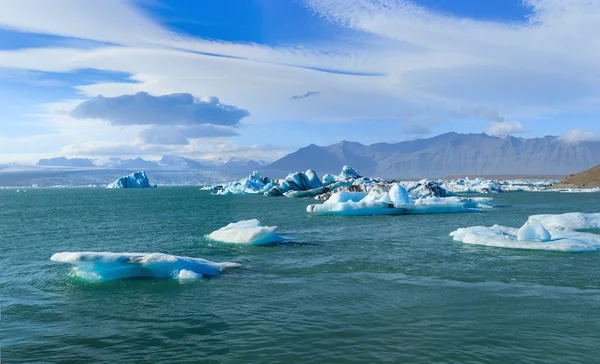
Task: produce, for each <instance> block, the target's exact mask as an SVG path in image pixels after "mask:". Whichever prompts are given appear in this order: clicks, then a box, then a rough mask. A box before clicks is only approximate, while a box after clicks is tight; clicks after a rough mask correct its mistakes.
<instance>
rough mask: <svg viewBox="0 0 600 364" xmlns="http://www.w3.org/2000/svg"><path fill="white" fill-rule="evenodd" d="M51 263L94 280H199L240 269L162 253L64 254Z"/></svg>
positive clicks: (224, 264) (230, 265)
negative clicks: (229, 270)
mask: <svg viewBox="0 0 600 364" xmlns="http://www.w3.org/2000/svg"><path fill="white" fill-rule="evenodd" d="M50 260H53V261H55V262H62V263H69V264H72V265H74V268H73V272H74V274H75V275H76V276H78V277H81V278H87V279H97V280H114V279H132V278H157V279H191V278H202V277H203V276H215V275H218V274H220V273H221V271H222V270H224V269H226V268H233V267H239V266H240V265H239V264H237V263H231V262H224V263H217V262H212V261H210V260H205V259H201V258H189V257H179V256H175V255H169V254H162V253H110V252H63V253H56V254H54V255H53V256H52V257H51V258H50Z"/></svg>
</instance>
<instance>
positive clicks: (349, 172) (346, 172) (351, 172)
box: [340, 166, 360, 179]
mask: <svg viewBox="0 0 600 364" xmlns="http://www.w3.org/2000/svg"><path fill="white" fill-rule="evenodd" d="M340 177H341V178H343V179H350V178H360V174H358V171H357V170H356V169H354V168H352V167H350V166H344V167H342V172H341V173H340Z"/></svg>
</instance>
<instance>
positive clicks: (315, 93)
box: [290, 91, 321, 100]
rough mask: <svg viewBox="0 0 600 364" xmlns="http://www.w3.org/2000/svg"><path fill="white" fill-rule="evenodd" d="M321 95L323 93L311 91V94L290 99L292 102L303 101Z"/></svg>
mask: <svg viewBox="0 0 600 364" xmlns="http://www.w3.org/2000/svg"><path fill="white" fill-rule="evenodd" d="M320 94H321V93H320V92H317V91H309V92H307V93H305V94H302V95H295V96H292V97H291V98H290V100H302V99H306V98H308V97H311V96H317V95H320Z"/></svg>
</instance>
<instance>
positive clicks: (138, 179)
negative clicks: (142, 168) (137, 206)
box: [106, 172, 153, 188]
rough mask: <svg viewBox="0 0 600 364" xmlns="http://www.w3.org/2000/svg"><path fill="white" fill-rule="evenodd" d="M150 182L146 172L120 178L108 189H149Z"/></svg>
mask: <svg viewBox="0 0 600 364" xmlns="http://www.w3.org/2000/svg"><path fill="white" fill-rule="evenodd" d="M149 187H153V186H150V181H149V180H148V176H146V172H134V173H132V174H130V175H127V176H124V177H121V178H118V179H117V180H116V181H114V182H113V183H111V184H109V185H108V186H106V188H149Z"/></svg>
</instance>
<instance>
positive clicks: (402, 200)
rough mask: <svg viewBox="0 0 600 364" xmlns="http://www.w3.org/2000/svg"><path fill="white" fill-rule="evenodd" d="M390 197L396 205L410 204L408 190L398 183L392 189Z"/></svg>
mask: <svg viewBox="0 0 600 364" xmlns="http://www.w3.org/2000/svg"><path fill="white" fill-rule="evenodd" d="M389 195H390V199H391V200H392V202H393V203H394V204H396V205H398V204H406V203H409V202H410V197H409V196H408V192H407V191H406V189H405V188H404V187H402V186H400V185H399V184H397V183H395V184H394V185H393V186H392V188H390V192H389Z"/></svg>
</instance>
